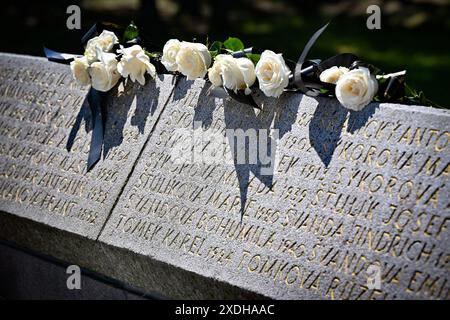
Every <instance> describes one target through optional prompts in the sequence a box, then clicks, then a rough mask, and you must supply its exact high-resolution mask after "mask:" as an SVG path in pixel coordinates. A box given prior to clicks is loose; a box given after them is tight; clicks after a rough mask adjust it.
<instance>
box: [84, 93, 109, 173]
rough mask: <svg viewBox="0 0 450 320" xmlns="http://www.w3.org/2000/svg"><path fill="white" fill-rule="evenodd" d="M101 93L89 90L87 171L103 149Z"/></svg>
mask: <svg viewBox="0 0 450 320" xmlns="http://www.w3.org/2000/svg"><path fill="white" fill-rule="evenodd" d="M102 97H103V93H102V92H100V91H97V90H95V89H93V88H91V89H90V90H89V93H88V102H89V108H90V110H91V115H92V138H91V147H90V149H89V156H88V162H87V171H88V172H89V171H90V170H91V169H92V168H93V167H94V166H95V164H96V163H97V162H98V161H99V160H100V158H101V155H102V149H103V137H104V133H105V132H104V125H105V123H104V119H106V117H104V113H105V111H106V108H104V103H103V102H104V99H102Z"/></svg>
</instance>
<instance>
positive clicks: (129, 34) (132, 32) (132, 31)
mask: <svg viewBox="0 0 450 320" xmlns="http://www.w3.org/2000/svg"><path fill="white" fill-rule="evenodd" d="M138 36H139V30H138V28H137V27H136V25H135V24H134V22H133V21H131V23H130V24H129V25H128V27H126V29H125V32H124V33H123V39H122V40H123V42H127V41H130V40H133V39H136V38H137V37H138Z"/></svg>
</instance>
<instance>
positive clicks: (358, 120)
mask: <svg viewBox="0 0 450 320" xmlns="http://www.w3.org/2000/svg"><path fill="white" fill-rule="evenodd" d="M379 107H380V104H379V103H371V104H369V105H368V106H366V107H365V108H364V109H363V110H362V111H359V112H356V111H350V118H349V119H348V127H347V132H350V133H352V134H353V133H355V131H357V130H358V129H360V128H362V127H364V126H365V125H366V123H367V121H368V120H369V119H370V118H371V117H372V116H373V114H374V113H375V111H376V110H377V109H378V108H379Z"/></svg>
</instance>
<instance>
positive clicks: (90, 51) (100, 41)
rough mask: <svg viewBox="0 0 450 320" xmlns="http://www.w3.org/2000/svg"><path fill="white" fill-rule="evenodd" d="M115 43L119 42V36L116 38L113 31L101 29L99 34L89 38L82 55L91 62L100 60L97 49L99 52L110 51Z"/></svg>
mask: <svg viewBox="0 0 450 320" xmlns="http://www.w3.org/2000/svg"><path fill="white" fill-rule="evenodd" d="M116 43H119V38H117V36H116V35H115V34H114V32H111V31H107V30H103V32H102V33H101V34H100V35H99V36H97V37H94V38H92V39H89V41H88V42H87V44H86V51H85V52H84V55H85V56H86V58H87V59H88V61H89V63H90V64H91V63H93V62H95V61H98V60H100V57H99V55H98V52H99V50H100V51H101V52H111V50H112V48H113V46H114V45H115V44H116Z"/></svg>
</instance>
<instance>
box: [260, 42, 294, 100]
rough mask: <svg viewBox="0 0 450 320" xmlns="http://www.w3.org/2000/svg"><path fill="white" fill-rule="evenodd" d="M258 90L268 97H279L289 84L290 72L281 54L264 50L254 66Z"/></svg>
mask: <svg viewBox="0 0 450 320" xmlns="http://www.w3.org/2000/svg"><path fill="white" fill-rule="evenodd" d="M255 72H256V77H257V78H258V81H259V88H260V89H261V91H262V92H264V94H265V95H266V96H268V97H275V98H277V97H279V96H280V95H281V94H282V93H283V90H284V88H286V87H287V86H288V84H289V75H290V74H291V71H290V70H289V68H288V67H287V66H286V63H285V62H284V59H283V57H282V55H281V54H276V53H275V52H273V51H270V50H265V51H264V52H263V53H262V54H261V58H260V60H259V61H258V63H257V64H256V70H255Z"/></svg>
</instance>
